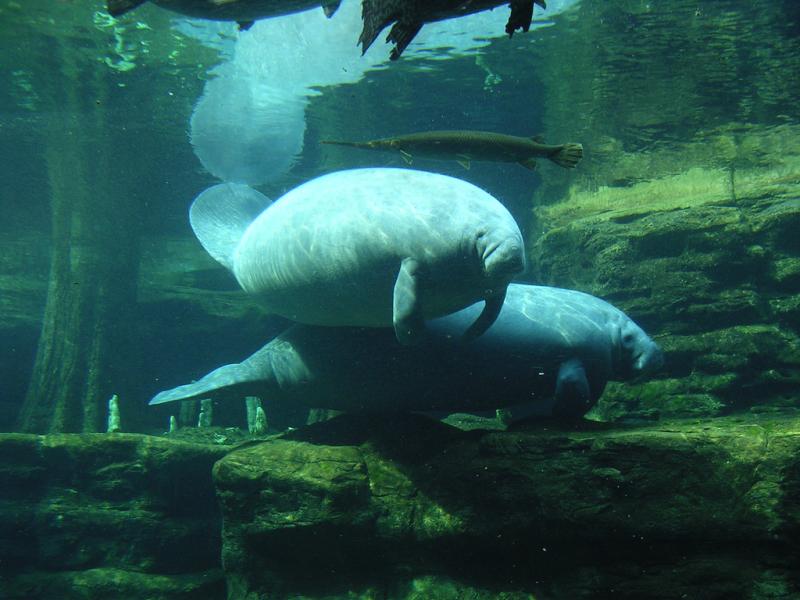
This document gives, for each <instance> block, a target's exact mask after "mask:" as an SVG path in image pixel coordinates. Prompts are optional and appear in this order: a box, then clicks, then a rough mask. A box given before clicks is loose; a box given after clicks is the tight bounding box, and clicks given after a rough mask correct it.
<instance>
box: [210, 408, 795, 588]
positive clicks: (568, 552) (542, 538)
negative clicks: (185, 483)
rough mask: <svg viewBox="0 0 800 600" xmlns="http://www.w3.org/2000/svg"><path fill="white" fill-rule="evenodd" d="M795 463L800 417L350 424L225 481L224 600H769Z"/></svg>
mask: <svg viewBox="0 0 800 600" xmlns="http://www.w3.org/2000/svg"><path fill="white" fill-rule="evenodd" d="M798 451H800V417H798V416H796V415H794V414H792V415H790V416H785V415H784V416H775V415H772V416H768V415H761V416H749V417H742V418H726V419H716V420H692V421H682V422H670V423H665V424H658V425H652V426H647V427H624V428H620V427H616V428H610V427H608V426H603V425H599V424H592V423H590V422H587V423H585V424H583V425H581V426H577V427H573V428H569V429H564V428H560V427H558V426H552V425H535V426H531V427H530V428H527V429H525V428H523V429H522V430H516V431H505V432H497V431H494V432H492V431H479V430H475V431H470V432H464V431H458V430H455V429H452V428H449V427H447V426H444V425H442V424H439V423H434V422H431V421H428V420H425V419H423V418H422V417H397V418H386V417H383V418H379V417H352V416H341V417H338V418H336V419H334V420H333V421H329V422H326V423H320V424H317V425H315V426H314V427H310V428H308V429H307V430H305V431H302V432H297V433H296V434H293V435H291V436H287V437H284V438H283V439H276V440H272V441H269V442H265V443H263V444H258V445H254V446H250V447H247V448H244V449H241V450H237V451H234V452H232V453H230V454H229V455H227V456H226V457H225V458H223V459H222V460H220V461H219V462H218V463H217V464H216V466H215V467H214V479H215V483H216V486H217V492H218V497H219V499H220V504H221V507H222V513H223V521H224V526H223V563H224V565H225V570H226V577H227V579H228V581H229V584H230V586H231V587H230V588H229V589H231V590H232V595H231V596H230V598H231V600H238V599H240V598H242V599H244V598H246V599H248V600H249V599H255V598H372V597H392V598H417V597H422V596H420V595H419V593H420V592H419V590H420V589H421V587H420V586H422V587H424V586H425V585H433V586H434V587H436V588H437V589H440V590H441V594H442V595H436V594H435V593H432V595H431V596H429V597H433V598H437V597H442V598H449V597H454V598H455V597H459V596H458V594H459V593H460V594H467V595H468V596H469V597H473V596H474V597H476V598H480V597H484V596H483V595H481V594H486V596H485V597H501V596H499V595H498V594H501V593H502V594H507V596H504V597H508V598H528V597H535V598H558V597H576V598H577V597H597V598H601V597H607V596H603V594H604V593H609V590H612V589H615V586H617V585H621V586H622V588H621V589H626V590H627V592H626V593H624V594H621V596H620V597H626V598H627V597H630V598H634V597H637V596H636V594H642V595H640V596H638V597H673V596H661V595H658V594H656V595H653V596H649V595H646V592H647V591H648V590H649V591H650V592H654V591H655V590H657V589H658V588H659V587H663V586H664V585H670V584H675V585H676V586H678V587H681V588H682V589H684V591H685V592H686V593H689V597H700V596H696V594H698V593H700V590H701V587H700V586H701V585H705V586H708V588H707V591H708V593H709V594H710V595H704V596H703V597H709V598H711V597H714V598H716V597H719V598H723V597H726V596H725V595H724V594H725V593H726V590H727V591H730V589H733V588H738V589H739V591H740V592H741V594H740V595H738V596H731V597H742V598H751V597H752V598H757V597H769V596H759V595H758V594H757V593H756V591H754V590H755V587H756V583H755V582H757V581H761V580H771V578H777V580H778V581H779V583H780V585H782V586H784V587H785V588H787V589H789V588H791V589H794V588H792V585H793V584H792V577H793V576H794V575H796V573H794V575H793V572H792V570H791V568H790V567H788V566H787V565H786V564H784V563H783V562H782V561H783V556H784V553H785V552H786V551H788V550H787V549H789V548H792V549H793V550H791V552H794V551H796V548H794V545H795V544H796V538H795V535H796V534H797V533H798V531H800V527H799V526H800V521H799V520H798V517H800V494H798V489H800V483H798V481H797V477H798V475H800V463H799V462H798V461H799V460H800V458H798V456H800V454H798ZM743 547H747V548H750V549H753V550H754V553H752V554H749V555H743V554H742V553H741V548H743ZM756 549H757V550H756ZM695 559H696V561H699V563H698V562H695ZM769 564H771V565H772V566H774V567H776V568H777V572H776V573H772V572H771V571H769V570H768V568H767V565H769ZM575 573H584V574H586V577H585V578H583V579H580V580H576V579H575ZM702 573H705V574H708V575H709V576H712V577H715V578H716V581H711V582H702V583H700V582H699V581H698V579H699V574H702ZM714 574H715V575H714ZM423 582H428V583H427V584H425V583H423ZM431 582H435V583H431ZM509 582H512V583H509ZM764 585H766V584H764ZM715 586H716V587H715ZM703 589H705V588H703ZM447 590H450V591H447ZM456 590H460V591H456ZM437 593H438V592H437ZM737 593H738V592H737ZM491 594H495V595H494V596H491ZM564 594H566V595H564ZM742 594H743V595H742ZM382 595H383V596H382ZM461 597H465V596H461Z"/></svg>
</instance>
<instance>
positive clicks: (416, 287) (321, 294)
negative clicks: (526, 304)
mask: <svg viewBox="0 0 800 600" xmlns="http://www.w3.org/2000/svg"><path fill="white" fill-rule="evenodd" d="M267 202H268V200H267V199H266V198H265V197H264V196H263V195H261V194H260V193H258V192H256V191H255V190H253V189H251V188H249V187H247V186H243V185H235V184H219V185H216V186H213V187H212V188H209V189H208V190H206V191H205V192H203V193H201V194H200V195H199V196H198V197H197V198H196V199H195V201H194V203H193V204H192V207H191V210H190V214H189V216H190V221H191V224H192V228H193V229H194V232H195V234H196V235H197V237H198V239H199V240H200V242H201V243H202V244H203V246H204V247H205V248H206V250H208V252H209V253H210V254H211V255H212V256H213V257H214V258H215V259H217V260H218V261H219V262H220V263H222V264H223V265H225V266H226V267H228V268H229V269H230V270H231V271H232V272H233V274H234V275H235V276H236V279H237V280H238V282H239V284H240V285H241V286H242V288H243V289H244V290H245V291H247V292H249V293H251V294H255V295H258V296H259V298H260V299H261V300H262V301H263V304H264V306H265V307H266V308H267V309H268V310H269V311H270V312H273V313H276V314H279V315H281V316H284V317H286V318H288V319H291V320H293V321H297V322H300V323H306V324H311V325H331V326H341V325H353V326H367V327H386V326H394V330H395V334H396V336H397V339H398V340H400V341H401V342H402V343H416V342H418V341H420V340H421V339H422V338H423V337H424V335H425V320H427V319H431V318H435V317H439V316H443V315H446V314H448V313H451V312H454V311H456V310H459V309H461V308H464V307H466V306H469V305H470V304H472V303H474V302H476V301H478V300H484V301H485V306H484V309H483V311H482V312H481V314H480V315H479V316H478V317H477V318H476V319H475V321H474V323H473V325H471V326H470V328H469V329H468V331H467V334H466V335H468V336H469V337H477V336H478V335H480V334H481V333H483V332H484V331H485V330H486V328H487V327H489V325H491V324H492V322H493V321H494V319H495V318H496V317H497V314H498V313H499V312H500V308H501V307H502V305H503V298H504V297H505V293H506V287H507V286H508V284H509V282H510V281H511V279H512V278H513V277H514V276H515V275H517V274H518V273H520V272H521V271H522V270H523V269H524V265H525V258H524V256H525V254H524V248H523V242H522V234H521V233H520V231H519V227H518V226H517V224H516V222H515V221H514V218H513V217H512V216H511V214H510V213H509V212H508V210H506V208H505V207H504V206H503V205H502V204H500V202H498V201H497V200H496V199H495V198H493V197H492V196H490V195H489V194H488V193H486V192H484V191H483V190H481V189H480V188H478V187H476V186H474V185H472V184H470V183H467V182H466V181H461V180H460V179H455V178H453V177H447V176H445V175H439V174H437V173H426V172H424V171H414V170H410V169H354V170H348V171H338V172H335V173H330V174H328V175H324V176H322V177H318V178H316V179H313V180H311V181H309V182H307V183H305V184H303V185H301V186H299V187H297V188H295V189H294V190H292V191H290V192H288V193H287V194H285V195H284V196H282V197H281V198H279V199H278V200H277V201H275V203H273V204H272V205H271V206H269V207H267V208H266V209H265V210H263V211H262V209H263V206H264V204H265V203H267ZM259 213H260V214H259Z"/></svg>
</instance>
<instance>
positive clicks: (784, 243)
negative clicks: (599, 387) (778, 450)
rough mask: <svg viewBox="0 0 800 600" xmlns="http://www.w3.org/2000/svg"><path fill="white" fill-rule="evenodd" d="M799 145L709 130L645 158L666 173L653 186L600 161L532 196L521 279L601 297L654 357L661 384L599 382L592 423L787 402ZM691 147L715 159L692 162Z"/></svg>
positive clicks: (794, 325) (794, 343) (799, 133)
mask: <svg viewBox="0 0 800 600" xmlns="http://www.w3.org/2000/svg"><path fill="white" fill-rule="evenodd" d="M798 139H800V129H798V128H797V127H790V126H788V125H787V126H780V127H772V128H767V127H754V126H752V127H745V126H742V127H740V128H738V129H736V130H735V131H727V130H720V131H717V132H713V133H709V134H708V136H707V138H706V139H704V140H702V141H700V140H697V141H691V142H688V143H686V144H684V145H682V146H674V147H671V148H668V149H660V150H653V151H652V153H653V154H657V155H658V156H661V157H662V158H663V159H664V161H665V162H666V161H667V158H670V160H671V161H672V162H671V164H673V165H675V167H676V171H675V172H674V173H663V172H662V174H661V175H660V176H658V177H652V175H651V174H649V173H648V171H647V169H646V168H645V166H644V165H643V164H640V163H639V162H636V161H630V160H628V159H627V158H626V155H625V154H624V153H622V154H620V155H618V156H613V155H608V156H606V159H607V162H606V163H598V164H596V165H595V168H596V169H598V171H597V173H596V175H597V177H596V179H595V181H594V185H592V186H587V185H585V182H584V184H581V183H578V182H576V183H575V184H574V185H573V186H572V187H570V188H569V190H568V192H567V193H566V195H565V196H564V197H563V198H562V200H560V201H559V202H556V203H551V204H542V201H543V198H539V199H538V200H539V206H537V208H535V209H534V220H535V222H536V224H537V228H538V230H539V232H540V235H539V236H538V238H537V239H536V240H535V241H534V242H533V243H532V244H530V258H531V264H532V267H533V269H532V272H533V273H532V274H533V276H534V278H536V279H537V280H538V281H540V282H542V283H546V284H549V285H558V286H561V287H570V288H577V289H581V290H584V291H587V292H590V293H593V294H596V295H599V296H601V297H603V298H605V299H607V300H609V301H610V302H612V303H614V304H616V305H617V306H619V307H620V308H622V309H623V310H625V311H626V312H628V313H629V314H630V315H631V316H632V317H633V318H634V319H635V320H637V321H638V322H639V323H640V324H641V325H642V326H644V328H645V329H646V330H647V331H648V333H650V334H651V335H654V337H655V338H656V339H657V341H658V342H659V343H660V344H661V345H662V346H663V347H664V349H665V350H666V352H667V367H666V370H665V372H664V374H663V377H664V378H663V379H660V380H659V379H657V380H655V381H652V382H650V383H647V384H644V386H628V387H625V388H623V387H620V386H611V387H610V390H609V391H610V392H611V391H612V390H613V393H607V394H606V395H605V397H604V398H603V400H602V401H601V404H600V406H599V408H598V413H597V414H598V415H600V416H603V417H604V418H644V417H647V416H650V417H652V415H653V414H654V411H655V412H657V413H658V414H661V415H663V416H687V415H692V414H695V415H702V414H705V415H716V414H724V413H727V412H730V411H731V410H735V409H738V408H743V407H745V408H746V407H750V406H763V405H766V406H769V405H773V406H785V405H786V404H787V403H791V401H790V400H787V398H794V399H795V400H796V399H797V389H798V387H797V383H798V382H799V381H800V310H799V309H798V306H800V266H798V256H800V241H799V240H800V236H797V231H798V229H800V143H798V141H797V140H798ZM700 145H703V146H707V147H711V148H717V147H719V148H723V149H725V148H727V150H726V151H724V152H723V151H722V150H720V151H719V152H718V153H717V154H716V156H717V157H718V158H719V159H720V160H718V161H717V164H716V165H714V164H708V165H707V166H697V163H696V162H693V161H692V160H690V158H691V157H695V156H696V154H697V152H694V151H693V148H694V149H695V150H697V148H695V147H696V146H700ZM682 153H683V154H682ZM681 156H684V159H685V160H684V162H683V163H681V162H680V160H679V159H680V157H681ZM651 158H652V157H651ZM722 159H724V160H722ZM618 169H622V170H627V172H628V173H629V174H630V177H629V181H628V183H627V184H626V185H612V184H613V181H614V180H615V179H614V178H615V177H617V175H613V176H612V173H614V172H616V171H615V170H618ZM656 173H658V171H656ZM603 181H605V184H598V182H603ZM644 390H647V391H644ZM696 400H697V402H695V401H696Z"/></svg>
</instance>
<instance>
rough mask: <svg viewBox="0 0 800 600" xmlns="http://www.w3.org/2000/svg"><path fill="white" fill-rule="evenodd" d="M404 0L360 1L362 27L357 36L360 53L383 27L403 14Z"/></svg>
mask: <svg viewBox="0 0 800 600" xmlns="http://www.w3.org/2000/svg"><path fill="white" fill-rule="evenodd" d="M404 3H405V0H363V1H362V2H361V20H362V21H363V22H364V27H363V28H362V30H361V35H360V36H359V38H358V43H359V44H361V54H364V53H365V52H366V51H367V50H368V49H369V47H370V46H371V45H372V43H373V42H374V41H375V39H376V38H377V37H378V34H379V33H380V32H381V31H383V29H384V28H385V27H386V26H387V25H389V23H392V22H393V21H397V20H398V19H399V18H400V17H401V16H402V14H403V8H404V7H403V5H404Z"/></svg>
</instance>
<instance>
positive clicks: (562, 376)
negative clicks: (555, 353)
mask: <svg viewBox="0 0 800 600" xmlns="http://www.w3.org/2000/svg"><path fill="white" fill-rule="evenodd" d="M591 406H592V393H591V388H590V386H589V379H588V378H587V377H586V369H584V367H583V363H582V362H581V361H580V360H579V359H577V358H572V359H569V360H567V361H564V362H563V363H561V367H559V369H558V379H557V380H556V393H555V404H554V405H553V416H554V417H558V418H562V419H575V418H579V417H582V416H583V415H584V414H585V413H586V411H587V410H589V408H591Z"/></svg>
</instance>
